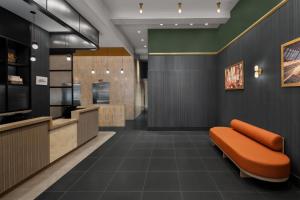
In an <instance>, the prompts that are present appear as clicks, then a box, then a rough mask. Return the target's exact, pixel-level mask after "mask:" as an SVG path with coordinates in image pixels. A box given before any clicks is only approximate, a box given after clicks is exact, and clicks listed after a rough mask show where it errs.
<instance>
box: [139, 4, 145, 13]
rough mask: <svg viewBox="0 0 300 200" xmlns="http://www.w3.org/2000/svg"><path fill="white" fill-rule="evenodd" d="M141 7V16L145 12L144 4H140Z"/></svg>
mask: <svg viewBox="0 0 300 200" xmlns="http://www.w3.org/2000/svg"><path fill="white" fill-rule="evenodd" d="M139 6H140V14H143V12H144V10H143V9H144V4H143V3H139Z"/></svg>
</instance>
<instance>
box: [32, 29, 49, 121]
mask: <svg viewBox="0 0 300 200" xmlns="http://www.w3.org/2000/svg"><path fill="white" fill-rule="evenodd" d="M35 30H36V40H37V42H38V44H39V49H38V50H32V51H33V53H34V55H35V56H36V58H37V61H36V62H33V63H32V64H31V76H32V78H31V82H32V94H31V95H32V113H31V116H32V117H37V116H49V106H50V96H49V95H50V90H49V86H40V85H36V76H44V77H49V41H50V36H49V33H48V32H46V31H44V30H42V29H40V28H35ZM48 84H49V80H48Z"/></svg>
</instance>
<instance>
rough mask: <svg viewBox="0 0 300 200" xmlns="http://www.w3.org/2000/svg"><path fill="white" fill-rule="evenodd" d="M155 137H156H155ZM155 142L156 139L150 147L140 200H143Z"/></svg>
mask: <svg viewBox="0 0 300 200" xmlns="http://www.w3.org/2000/svg"><path fill="white" fill-rule="evenodd" d="M155 137H157V136H155ZM156 142H157V141H156V138H155V144H154V145H153V146H152V147H151V153H150V156H149V161H148V166H147V169H146V175H145V180H144V185H143V189H142V194H141V200H143V199H144V193H145V187H146V183H147V179H148V174H149V171H150V166H151V161H152V155H153V151H154V149H155V146H156Z"/></svg>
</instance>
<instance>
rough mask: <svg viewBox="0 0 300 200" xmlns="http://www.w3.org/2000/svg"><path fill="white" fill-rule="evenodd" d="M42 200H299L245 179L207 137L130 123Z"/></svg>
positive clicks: (294, 191)
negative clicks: (150, 129)
mask: <svg viewBox="0 0 300 200" xmlns="http://www.w3.org/2000/svg"><path fill="white" fill-rule="evenodd" d="M128 124H129V125H128V126H127V127H126V128H124V129H117V130H116V131H117V134H116V135H115V136H114V137H113V138H112V139H111V140H110V141H108V142H107V143H106V144H104V145H103V146H102V147H100V148H99V149H98V150H96V151H95V152H94V153H92V154H91V155H90V156H89V157H87V158H86V159H85V160H83V161H82V162H81V163H80V164H79V165H77V166H76V167H75V168H73V169H72V170H71V171H70V172H69V173H68V174H66V175H65V176H64V177H63V178H61V179H60V180H59V181H58V182H56V183H55V184H54V185H53V186H51V187H50V188H49V189H48V190H47V191H46V192H44V193H43V194H41V195H40V196H39V197H38V198H37V199H38V200H48V199H49V200H58V199H59V200H69V199H70V200H77V199H80V200H202V199H203V200H267V199H272V200H277V199H282V200H296V199H297V200H299V199H300V189H299V188H297V187H295V186H294V185H293V184H292V183H291V182H288V183H285V184H270V183H265V182H261V181H257V180H254V179H241V178H240V177H239V171H238V170H237V168H236V167H235V166H234V165H233V164H232V163H230V162H229V161H228V160H226V159H223V158H222V154H221V152H220V151H219V150H218V149H216V148H215V147H213V146H212V145H211V144H210V142H209V140H208V132H207V131H181V132H175V131H173V132H158V131H147V130H145V124H144V121H143V120H139V121H136V122H129V123H128Z"/></svg>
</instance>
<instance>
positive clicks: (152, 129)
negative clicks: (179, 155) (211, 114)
mask: <svg viewBox="0 0 300 200" xmlns="http://www.w3.org/2000/svg"><path fill="white" fill-rule="evenodd" d="M209 129H210V127H147V130H148V131H208V130H209Z"/></svg>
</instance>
